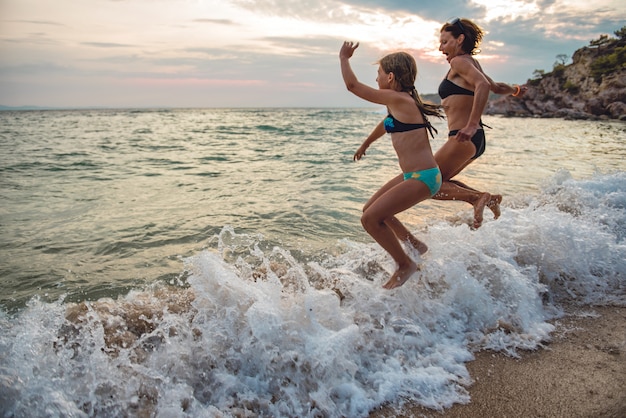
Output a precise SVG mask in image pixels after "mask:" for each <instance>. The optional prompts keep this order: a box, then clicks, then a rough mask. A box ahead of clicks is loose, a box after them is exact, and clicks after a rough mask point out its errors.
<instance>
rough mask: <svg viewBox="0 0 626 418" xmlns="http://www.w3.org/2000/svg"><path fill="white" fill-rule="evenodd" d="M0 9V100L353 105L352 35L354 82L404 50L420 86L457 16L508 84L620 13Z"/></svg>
mask: <svg viewBox="0 0 626 418" xmlns="http://www.w3.org/2000/svg"><path fill="white" fill-rule="evenodd" d="M94 10H97V11H98V13H95V12H94ZM2 12H3V13H2V16H3V18H4V19H5V20H3V21H2V24H1V25H0V56H2V58H3V59H2V61H0V97H1V98H2V100H8V99H7V98H10V99H11V100H12V101H14V102H13V103H3V104H14V105H19V104H24V102H22V101H27V102H28V104H35V105H37V104H39V105H44V106H45V105H52V106H53V105H55V104H56V103H53V102H50V101H61V100H64V101H66V102H67V103H64V105H68V104H71V103H72V101H73V100H74V101H76V104H77V105H78V104H79V103H78V102H79V101H88V100H92V104H93V105H100V104H101V103H103V104H105V105H115V103H119V104H118V105H123V104H132V105H133V106H140V105H141V104H142V103H146V104H154V103H155V101H156V102H160V104H161V105H167V101H168V100H169V101H171V104H172V105H185V103H188V104H187V105H192V104H194V105H195V104H204V105H210V104H215V105H235V104H237V103H238V105H239V106H263V105H290V104H294V103H300V105H340V104H342V103H343V104H354V103H359V104H363V103H362V102H360V101H355V100H354V99H352V98H351V96H350V95H346V94H343V92H344V88H343V84H342V82H341V76H340V73H339V67H338V59H337V54H338V50H339V46H340V44H341V41H343V40H345V39H350V40H356V41H360V42H361V47H360V48H359V50H358V51H357V54H356V56H355V58H354V59H353V68H354V69H355V72H356V73H357V75H358V76H359V77H360V78H361V79H362V80H363V81H365V82H368V83H370V84H371V85H373V86H375V82H374V80H375V68H374V67H373V65H372V63H374V62H375V61H376V60H378V59H379V58H380V57H381V56H382V55H383V54H385V53H388V52H390V51H392V50H397V49H406V50H409V51H410V52H411V53H413V55H414V56H415V57H416V59H417V60H418V67H419V69H420V76H419V79H418V84H419V87H420V90H421V91H423V92H424V93H429V92H433V91H436V88H437V85H438V83H439V81H440V80H441V78H442V77H443V75H444V74H445V72H446V71H447V62H446V61H445V59H444V58H443V56H442V55H441V53H440V52H439V51H438V34H439V29H440V28H441V25H442V23H443V22H445V21H447V20H450V19H452V18H454V17H457V16H462V17H467V18H470V19H472V20H475V21H476V22H478V23H479V24H480V25H481V26H483V27H484V28H485V29H486V30H487V35H486V36H485V39H484V42H483V45H482V53H481V54H480V55H479V56H478V58H479V59H480V60H481V64H482V65H483V68H485V69H486V71H487V72H488V74H489V75H490V76H491V77H492V78H494V79H496V80H498V81H505V82H517V83H519V82H523V81H524V80H526V79H527V78H529V77H531V76H532V73H533V71H534V70H535V69H551V66H552V64H553V63H554V61H555V57H556V55H558V54H572V53H573V52H574V51H575V50H576V49H577V48H580V47H582V46H584V45H586V44H587V43H588V42H589V40H591V39H597V38H598V36H599V35H600V34H602V33H608V34H612V33H613V32H614V31H615V30H617V29H619V28H620V27H621V26H623V22H624V21H625V20H626V11H625V10H624V7H623V6H621V0H620V1H617V0H594V2H588V1H586V0H585V1H583V0H465V1H460V0H438V1H436V2H426V1H406V0H389V1H385V2H381V1H379V0H344V1H340V0H319V1H316V2H310V0H306V1H303V0H290V1H288V0H193V1H191V0H132V1H111V0H90V1H89V2H75V1H74V0H56V1H55V2H49V1H46V0H2ZM150 80H153V81H152V82H151V81H150ZM107 85H110V86H111V88H110V89H107ZM31 86H37V89H34V88H31ZM64 86H65V87H66V90H65V91H66V92H67V93H63V94H60V93H59V92H63V91H64V90H63V88H64ZM148 86H150V88H149V87H148ZM83 91H89V92H91V93H92V94H84V93H83ZM46 92H48V93H47V94H46ZM9 93H10V94H9Z"/></svg>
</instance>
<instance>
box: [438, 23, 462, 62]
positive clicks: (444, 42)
mask: <svg viewBox="0 0 626 418" xmlns="http://www.w3.org/2000/svg"><path fill="white" fill-rule="evenodd" d="M464 38H465V35H463V34H461V35H460V36H459V37H458V38H455V37H454V36H453V35H452V33H451V32H448V31H445V30H444V31H442V32H441V34H440V35H439V50H440V51H441V52H443V54H444V55H445V56H446V57H447V58H446V59H447V60H448V62H450V60H451V59H452V58H454V57H456V56H457V55H462V54H464V52H463V50H462V49H461V45H462V43H463V39H464Z"/></svg>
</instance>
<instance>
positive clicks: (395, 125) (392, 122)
mask: <svg viewBox="0 0 626 418" xmlns="http://www.w3.org/2000/svg"><path fill="white" fill-rule="evenodd" d="M384 125H385V131H386V132H387V133H393V132H407V131H413V130H415V129H422V128H426V129H428V132H430V135H431V136H432V137H433V138H434V135H433V132H432V131H433V129H434V130H435V132H437V130H436V129H435V128H433V126H432V125H431V124H430V122H426V123H404V122H400V121H399V120H398V119H396V118H394V117H393V115H392V114H391V113H389V114H388V115H387V117H386V118H385V121H384Z"/></svg>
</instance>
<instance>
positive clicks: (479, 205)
mask: <svg viewBox="0 0 626 418" xmlns="http://www.w3.org/2000/svg"><path fill="white" fill-rule="evenodd" d="M489 200H491V195H490V194H489V193H483V194H482V195H481V196H480V199H478V200H477V201H476V203H475V204H474V229H478V228H480V226H481V225H482V224H483V211H484V210H485V206H486V205H487V203H488V202H489Z"/></svg>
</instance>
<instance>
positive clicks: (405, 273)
mask: <svg viewBox="0 0 626 418" xmlns="http://www.w3.org/2000/svg"><path fill="white" fill-rule="evenodd" d="M418 269H419V268H418V266H417V264H415V263H414V262H413V261H411V262H410V263H409V264H407V265H406V266H405V267H401V268H398V270H396V272H395V273H393V276H391V279H389V281H388V282H387V283H385V284H384V285H383V287H384V288H385V289H395V288H396V287H400V286H402V285H403V284H404V283H406V281H407V280H409V277H411V276H412V275H413V273H415V272H416V271H417V270H418Z"/></svg>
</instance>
